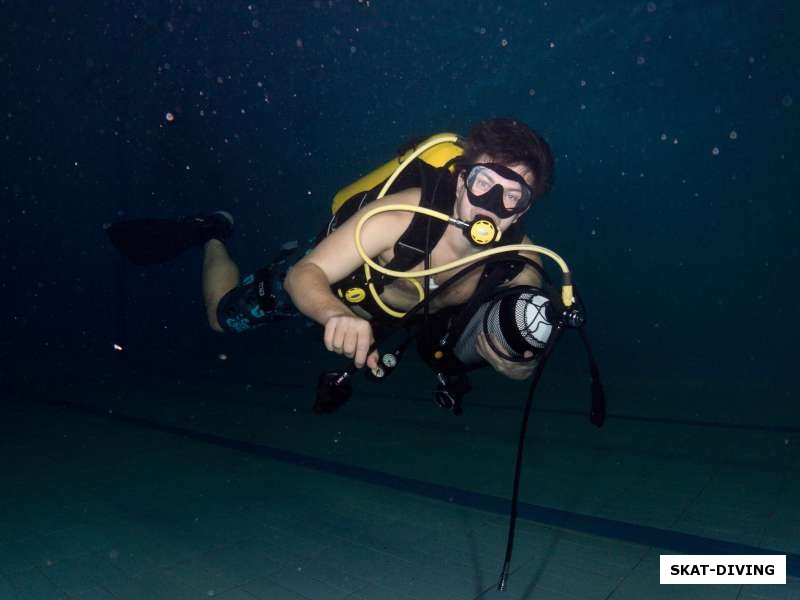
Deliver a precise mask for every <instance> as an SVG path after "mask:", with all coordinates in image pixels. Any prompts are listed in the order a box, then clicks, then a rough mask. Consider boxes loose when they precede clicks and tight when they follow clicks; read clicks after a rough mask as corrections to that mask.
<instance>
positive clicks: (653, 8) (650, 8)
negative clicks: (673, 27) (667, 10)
mask: <svg viewBox="0 0 800 600" xmlns="http://www.w3.org/2000/svg"><path fill="white" fill-rule="evenodd" d="M656 8H658V7H657V6H656V3H655V2H648V3H647V12H649V13H654V12H656Z"/></svg>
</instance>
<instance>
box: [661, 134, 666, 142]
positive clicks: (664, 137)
mask: <svg viewBox="0 0 800 600" xmlns="http://www.w3.org/2000/svg"><path fill="white" fill-rule="evenodd" d="M661 141H662V142H666V141H667V134H666V133H662V134H661Z"/></svg>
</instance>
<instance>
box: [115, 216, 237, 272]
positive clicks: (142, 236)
mask: <svg viewBox="0 0 800 600" xmlns="http://www.w3.org/2000/svg"><path fill="white" fill-rule="evenodd" d="M105 230H106V234H108V238H109V239H110V240H111V243H112V244H113V245H114V247H115V248H116V249H117V251H118V252H119V253H120V254H122V255H123V256H125V257H126V258H127V259H128V260H130V261H131V262H132V263H133V264H135V265H157V264H161V263H165V262H167V261H169V260H172V259H173V258H175V257H177V256H179V255H180V254H181V253H183V252H184V251H185V250H188V249H189V248H191V247H192V246H198V245H200V244H204V243H205V242H207V241H208V240H211V239H218V240H221V241H224V240H226V239H227V238H228V237H230V235H231V233H232V231H233V217H231V216H230V215H229V214H228V213H222V212H218V213H214V214H212V215H209V216H207V217H181V218H178V219H132V220H127V221H119V222H117V223H111V224H110V225H106V226H105Z"/></svg>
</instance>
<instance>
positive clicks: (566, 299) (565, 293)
mask: <svg viewBox="0 0 800 600" xmlns="http://www.w3.org/2000/svg"><path fill="white" fill-rule="evenodd" d="M458 141H459V137H458V136H457V135H454V134H442V135H439V136H435V137H432V138H430V139H429V140H427V141H426V142H425V143H424V144H421V145H420V146H418V147H417V148H416V149H415V150H414V151H413V152H412V153H411V154H409V155H408V156H406V157H404V158H403V160H402V162H401V163H400V164H399V165H398V166H397V168H396V169H395V170H394V172H393V173H392V175H391V176H390V177H389V178H388V179H387V180H386V183H384V185H383V187H382V188H381V191H380V193H379V194H378V196H377V198H376V199H378V200H379V199H381V198H383V197H384V196H385V195H386V192H388V190H389V188H390V187H391V185H392V184H393V183H394V182H395V180H396V179H397V177H398V176H399V175H400V173H402V172H403V169H405V168H406V167H407V166H408V165H409V164H411V161H413V160H414V159H415V158H417V157H418V156H420V155H421V154H424V153H425V152H426V151H427V150H429V149H430V148H432V147H434V146H437V145H439V144H444V143H448V142H449V143H458ZM390 211H406V212H415V213H420V214H423V215H427V216H429V217H431V218H434V219H440V220H442V221H445V222H447V223H449V224H451V225H455V226H458V227H464V226H465V225H467V224H466V223H463V222H461V221H459V220H457V219H454V218H452V217H451V216H450V215H447V214H445V213H443V212H439V211H437V210H431V209H430V208H425V207H424V206H409V205H405V204H388V205H386V206H379V207H376V208H373V209H372V210H369V211H367V212H366V213H365V214H364V215H363V216H362V217H361V218H360V219H359V221H358V224H357V225H356V232H355V242H356V249H357V250H358V253H359V255H361V258H362V259H363V260H364V273H365V274H366V279H367V281H368V282H369V281H370V278H371V272H370V267H371V268H373V269H375V270H376V271H378V272H379V273H383V274H384V275H388V276H390V277H396V278H399V279H408V280H410V281H411V283H412V284H413V285H414V287H416V289H417V294H418V295H419V300H420V302H422V301H423V300H424V299H425V290H424V289H423V288H422V284H420V282H419V280H418V279H417V278H418V277H426V276H429V275H436V274H437V273H442V272H444V271H449V270H450V269H455V268H458V267H461V266H464V265H468V264H470V263H473V262H476V261H478V260H481V259H483V258H486V257H487V256H493V255H495V254H502V253H505V252H533V253H536V254H541V255H543V256H547V257H549V258H551V259H552V260H553V261H555V262H556V263H557V264H558V266H559V268H560V269H561V272H562V273H563V283H562V285H561V301H562V302H563V303H564V307H570V306H572V304H573V303H574V302H575V298H574V297H573V293H572V276H571V274H570V271H569V267H568V266H567V263H566V262H564V259H562V258H561V257H560V256H559V255H558V254H556V253H555V252H553V251H552V250H550V249H548V248H545V247H543V246H536V245H533V244H512V245H508V246H502V247H499V248H492V249H489V250H484V251H483V252H479V253H478V254H473V255H472V256H467V257H464V258H460V259H458V260H454V261H453V262H451V263H447V264H445V265H442V266H440V267H432V268H430V269H423V270H422V271H395V270H392V269H387V268H385V267H382V266H381V265H379V264H378V263H376V262H375V261H374V260H372V258H370V257H369V255H367V253H366V252H365V251H364V247H363V246H362V244H361V229H362V228H363V227H364V223H366V222H367V221H368V220H369V219H370V218H372V217H374V216H375V215H378V214H380V213H383V212H390ZM368 286H369V291H370V293H371V294H372V297H373V299H374V300H375V302H376V303H377V304H378V306H380V307H381V309H382V310H383V311H385V312H386V313H387V314H389V315H391V316H393V317H397V318H402V317H404V316H405V313H402V312H400V311H397V310H394V309H393V308H391V307H389V306H387V305H386V303H385V302H383V300H382V299H381V297H380V294H378V290H377V289H375V286H374V284H372V283H368Z"/></svg>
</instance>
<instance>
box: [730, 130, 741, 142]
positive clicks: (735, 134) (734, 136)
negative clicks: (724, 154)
mask: <svg viewBox="0 0 800 600" xmlns="http://www.w3.org/2000/svg"><path fill="white" fill-rule="evenodd" d="M728 137H729V138H730V139H732V140H735V139H736V138H738V137H739V134H738V133H736V132H735V131H731V132H730V133H729V134H728Z"/></svg>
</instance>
